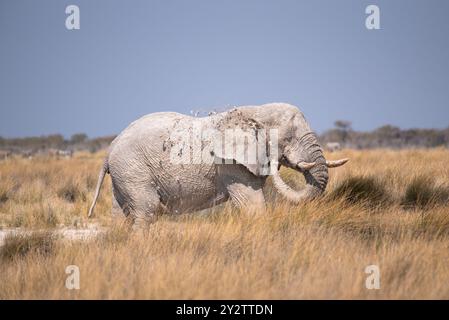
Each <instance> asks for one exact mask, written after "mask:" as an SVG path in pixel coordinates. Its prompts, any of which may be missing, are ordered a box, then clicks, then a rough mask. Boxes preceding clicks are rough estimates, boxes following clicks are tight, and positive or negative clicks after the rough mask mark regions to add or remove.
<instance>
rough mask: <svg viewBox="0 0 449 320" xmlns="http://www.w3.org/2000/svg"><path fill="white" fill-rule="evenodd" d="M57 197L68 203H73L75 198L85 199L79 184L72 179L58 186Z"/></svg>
mask: <svg viewBox="0 0 449 320" xmlns="http://www.w3.org/2000/svg"><path fill="white" fill-rule="evenodd" d="M58 197H59V198H61V199H63V200H65V201H67V202H70V203H75V202H76V201H77V200H82V201H86V196H85V194H84V193H83V192H81V190H80V188H79V186H78V185H77V184H76V183H75V182H74V181H72V180H69V181H67V182H66V183H65V184H64V185H63V186H62V187H61V188H59V190H58Z"/></svg>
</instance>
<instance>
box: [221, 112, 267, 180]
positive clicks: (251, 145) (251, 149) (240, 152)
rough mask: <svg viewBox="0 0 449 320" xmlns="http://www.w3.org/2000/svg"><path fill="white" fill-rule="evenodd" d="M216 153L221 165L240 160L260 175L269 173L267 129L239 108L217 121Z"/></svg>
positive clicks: (253, 172) (255, 173)
mask: <svg viewBox="0 0 449 320" xmlns="http://www.w3.org/2000/svg"><path fill="white" fill-rule="evenodd" d="M217 129H218V130H217V131H216V135H215V137H214V144H213V153H214V157H215V159H214V161H215V163H217V164H224V165H226V164H234V163H239V164H241V165H243V166H245V167H246V168H247V169H248V170H249V171H250V172H251V173H252V174H254V175H256V176H263V175H268V174H269V173H270V170H269V156H268V139H267V132H266V129H265V128H264V127H263V126H262V125H261V124H260V123H259V122H258V121H256V120H254V119H252V118H250V117H245V116H243V114H242V113H241V111H239V110H238V109H236V110H233V111H231V112H229V113H228V115H227V116H226V117H225V118H223V119H222V120H221V121H220V122H219V123H218V124H217Z"/></svg>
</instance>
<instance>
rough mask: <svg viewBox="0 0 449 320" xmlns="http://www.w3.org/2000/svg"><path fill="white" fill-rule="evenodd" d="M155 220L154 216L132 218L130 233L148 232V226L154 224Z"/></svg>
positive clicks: (139, 215) (135, 216)
mask: <svg viewBox="0 0 449 320" xmlns="http://www.w3.org/2000/svg"><path fill="white" fill-rule="evenodd" d="M156 220H157V218H156V215H155V214H138V215H134V216H133V222H132V227H131V228H132V231H133V232H136V231H137V232H140V231H143V232H145V231H148V230H149V228H150V226H151V225H152V224H153V223H154V222H156Z"/></svg>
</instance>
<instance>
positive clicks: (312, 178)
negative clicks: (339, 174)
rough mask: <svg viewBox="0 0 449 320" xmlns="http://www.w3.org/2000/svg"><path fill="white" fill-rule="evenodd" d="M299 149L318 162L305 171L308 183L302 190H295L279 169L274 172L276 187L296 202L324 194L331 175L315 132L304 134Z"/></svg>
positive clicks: (308, 158) (311, 159)
mask: <svg viewBox="0 0 449 320" xmlns="http://www.w3.org/2000/svg"><path fill="white" fill-rule="evenodd" d="M298 149H299V150H301V153H302V154H304V155H305V157H306V158H307V160H308V161H310V162H311V163H313V162H314V163H316V164H315V166H314V167H313V168H311V169H310V170H307V171H303V174H304V177H305V179H306V183H307V185H306V186H305V187H304V188H303V189H302V190H300V191H295V190H293V189H292V188H290V187H289V186H288V185H287V184H286V183H285V182H284V181H283V180H282V178H281V177H280V176H279V172H278V171H277V170H275V172H273V183H274V186H275V188H276V189H277V190H278V191H279V192H280V193H281V194H282V195H283V196H284V197H285V198H287V199H288V200H290V201H291V202H293V203H295V204H298V203H300V202H303V201H306V200H309V199H312V198H315V197H316V196H318V195H320V194H322V193H323V192H324V190H325V189H326V185H327V181H328V177H329V175H328V170H327V166H326V159H325V158H324V156H323V150H322V149H321V146H320V145H319V143H318V140H317V138H316V136H315V134H314V133H312V132H309V133H307V134H305V135H304V136H302V137H301V139H300V141H299V144H298ZM276 168H277V166H276Z"/></svg>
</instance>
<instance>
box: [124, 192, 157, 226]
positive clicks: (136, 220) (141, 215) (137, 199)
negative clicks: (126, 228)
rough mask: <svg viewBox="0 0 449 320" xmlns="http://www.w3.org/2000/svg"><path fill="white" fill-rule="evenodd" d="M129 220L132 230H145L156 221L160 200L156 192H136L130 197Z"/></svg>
mask: <svg viewBox="0 0 449 320" xmlns="http://www.w3.org/2000/svg"><path fill="white" fill-rule="evenodd" d="M131 198H132V200H133V201H132V205H131V206H130V214H129V216H130V218H131V219H132V222H133V226H132V227H133V229H134V230H136V229H145V228H147V227H148V226H149V225H150V224H152V223H153V222H155V221H156V219H157V214H158V211H159V210H160V198H159V194H158V193H157V191H156V190H153V189H149V190H136V191H134V192H133V194H132V195H131Z"/></svg>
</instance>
